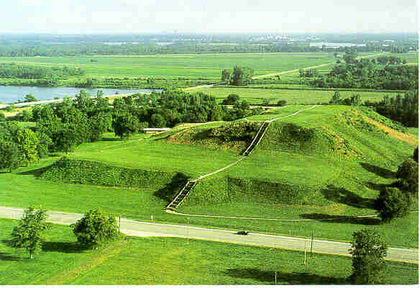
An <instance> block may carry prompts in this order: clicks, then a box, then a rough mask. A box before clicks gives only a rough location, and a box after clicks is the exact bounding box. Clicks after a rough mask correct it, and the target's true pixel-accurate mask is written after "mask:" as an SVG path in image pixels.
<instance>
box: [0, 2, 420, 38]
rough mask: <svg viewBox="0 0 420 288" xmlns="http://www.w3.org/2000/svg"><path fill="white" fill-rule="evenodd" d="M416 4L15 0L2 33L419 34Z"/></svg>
mask: <svg viewBox="0 0 420 288" xmlns="http://www.w3.org/2000/svg"><path fill="white" fill-rule="evenodd" d="M417 15H418V7H417V1H416V0H386V1H383V0H382V1H381V0H370V1H364V0H354V1H352V2H351V3H350V2H348V3H346V2H343V1H339V2H338V1H334V0H319V1H308V0H296V1H293V2H290V1H287V2H286V1H278V0H277V1H276V0H264V1H263V0H260V1H258V0H253V1H250V0H243V1H237V0H231V1H221V0H213V1H205V0H145V1H136V0H119V1H111V0H102V1H100V0H91V1H82V0H60V1H54V0H41V1H40V0H16V1H13V2H6V3H3V9H2V10H1V11H0V17H1V18H2V21H1V23H0V33H16V34H34V33H35V34H139V33H150V34H154V33H174V32H178V33H194V34H207V33H210V34H212V33H416V32H417V31H418V21H417Z"/></svg>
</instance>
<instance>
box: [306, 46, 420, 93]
mask: <svg viewBox="0 0 420 288" xmlns="http://www.w3.org/2000/svg"><path fill="white" fill-rule="evenodd" d="M343 60H344V63H342V62H341V60H337V61H338V63H337V65H335V66H334V68H333V69H332V70H331V71H330V72H329V73H328V74H327V75H320V76H316V75H315V76H316V77H314V78H312V79H309V80H308V83H309V84H310V85H312V86H315V87H321V88H366V89H387V90H410V89H417V87H418V66H417V65H402V64H401V63H403V62H404V60H401V59H399V58H397V57H393V56H382V57H379V58H378V59H371V60H370V59H366V58H365V59H360V60H359V59H357V57H356V54H355V53H346V54H345V55H344V56H343ZM301 76H302V75H301ZM305 77H306V76H305Z"/></svg>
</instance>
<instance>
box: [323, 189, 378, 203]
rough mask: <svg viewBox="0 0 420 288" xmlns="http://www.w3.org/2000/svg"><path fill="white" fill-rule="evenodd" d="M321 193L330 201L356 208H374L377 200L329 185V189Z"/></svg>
mask: <svg viewBox="0 0 420 288" xmlns="http://www.w3.org/2000/svg"><path fill="white" fill-rule="evenodd" d="M321 193H322V194H323V195H324V197H325V198H326V199H328V200H330V201H334V202H336V203H343V204H346V205H349V206H352V207H356V208H370V209H373V208H374V204H375V200H374V199H367V198H363V197H360V196H359V195H357V194H355V193H353V192H351V191H348V190H346V189H344V188H339V187H335V186H333V185H328V186H327V188H325V189H322V190H321Z"/></svg>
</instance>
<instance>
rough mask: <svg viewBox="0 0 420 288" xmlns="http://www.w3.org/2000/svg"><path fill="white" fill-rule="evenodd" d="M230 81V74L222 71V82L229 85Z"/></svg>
mask: <svg viewBox="0 0 420 288" xmlns="http://www.w3.org/2000/svg"><path fill="white" fill-rule="evenodd" d="M229 80H230V72H229V71H228V70H226V69H224V70H222V82H224V83H228V82H229Z"/></svg>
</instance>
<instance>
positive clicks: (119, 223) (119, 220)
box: [118, 215, 121, 233]
mask: <svg viewBox="0 0 420 288" xmlns="http://www.w3.org/2000/svg"><path fill="white" fill-rule="evenodd" d="M118 233H121V216H120V215H118Z"/></svg>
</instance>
